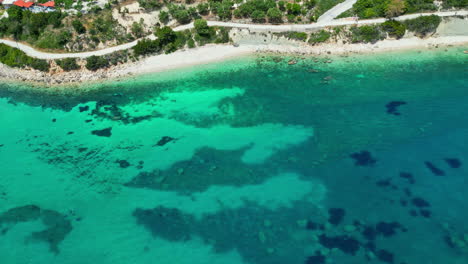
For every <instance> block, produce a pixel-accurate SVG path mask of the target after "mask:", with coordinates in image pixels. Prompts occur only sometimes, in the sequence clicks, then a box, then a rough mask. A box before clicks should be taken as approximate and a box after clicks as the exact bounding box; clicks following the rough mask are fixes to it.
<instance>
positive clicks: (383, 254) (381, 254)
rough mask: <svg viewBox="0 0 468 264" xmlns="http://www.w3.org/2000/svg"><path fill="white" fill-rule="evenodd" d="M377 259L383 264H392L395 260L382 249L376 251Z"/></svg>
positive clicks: (392, 255) (389, 253) (391, 254)
mask: <svg viewBox="0 0 468 264" xmlns="http://www.w3.org/2000/svg"><path fill="white" fill-rule="evenodd" d="M377 258H378V259H379V260H380V261H383V262H385V263H394V261H395V260H394V259H395V256H394V254H393V253H391V252H389V251H387V250H384V249H381V250H379V251H377Z"/></svg>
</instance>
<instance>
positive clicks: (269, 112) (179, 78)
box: [0, 48, 468, 264]
mask: <svg viewBox="0 0 468 264" xmlns="http://www.w3.org/2000/svg"><path fill="white" fill-rule="evenodd" d="M465 49H466V48H465ZM289 59H290V58H287V57H275V56H267V55H265V56H251V57H243V58H238V59H235V60H230V61H226V62H221V63H215V64H210V65H205V66H197V67H195V68H190V69H182V70H177V71H170V72H167V73H160V74H152V75H146V76H139V77H135V78H132V79H128V80H121V81H115V82H109V83H105V84H93V85H86V86H82V87H74V88H71V89H69V88H68V89H66V90H59V89H55V88H46V87H35V88H34V89H31V87H28V86H25V85H18V84H7V83H0V97H1V98H0V123H1V129H0V164H1V167H0V241H1V243H0V259H1V260H2V262H1V263H7V264H9V263H136V264H139V263H223V264H224V263H227V264H229V263H236V264H237V263H251V264H255V263H259V264H264V263H265V264H270V263H272V264H275V263H278V264H279V263H282V264H284V263H291V264H294V263H308V264H321V263H344V264H346V263H397V264H402V263H406V264H412V263H436V264H438V263H441V264H442V263H444V264H445V263H454V264H466V263H468V225H467V224H466V219H467V217H468V212H467V210H466V209H467V208H468V200H467V197H466V190H467V187H468V178H467V176H466V175H467V173H468V171H467V168H466V167H467V166H466V159H467V158H466V157H467V154H468V143H467V142H468V140H467V139H468V122H467V118H466V112H467V110H468V105H467V104H466V102H467V99H468V92H467V88H468V63H467V55H465V54H463V48H450V49H448V50H431V51H429V50H426V51H422V52H400V53H388V54H378V55H375V54H374V55H359V56H357V55H356V56H352V57H329V58H325V57H319V58H311V57H307V58H297V59H298V63H297V64H296V65H288V63H287V62H288V60H289Z"/></svg>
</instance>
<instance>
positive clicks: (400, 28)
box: [381, 20, 406, 39]
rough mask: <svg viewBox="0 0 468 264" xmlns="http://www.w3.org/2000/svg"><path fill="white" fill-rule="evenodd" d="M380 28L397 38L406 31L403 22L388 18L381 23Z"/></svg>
mask: <svg viewBox="0 0 468 264" xmlns="http://www.w3.org/2000/svg"><path fill="white" fill-rule="evenodd" d="M381 27H382V29H383V30H384V31H385V32H387V33H388V35H389V36H391V37H395V38H397V39H400V38H402V37H403V36H404V35H405V32H406V26H405V24H403V23H401V22H399V21H395V20H388V21H385V22H384V23H382V24H381Z"/></svg>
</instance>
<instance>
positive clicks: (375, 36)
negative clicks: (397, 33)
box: [351, 26, 384, 43]
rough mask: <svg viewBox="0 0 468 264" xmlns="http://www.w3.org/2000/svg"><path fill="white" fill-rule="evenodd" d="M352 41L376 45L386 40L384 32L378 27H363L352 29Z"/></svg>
mask: <svg viewBox="0 0 468 264" xmlns="http://www.w3.org/2000/svg"><path fill="white" fill-rule="evenodd" d="M351 33H352V37H351V41H352V42H353V43H357V42H364V43H368V42H370V43H375V42H377V41H378V40H381V39H383V38H384V36H383V34H382V32H381V31H380V30H379V27H377V26H361V27H353V28H351Z"/></svg>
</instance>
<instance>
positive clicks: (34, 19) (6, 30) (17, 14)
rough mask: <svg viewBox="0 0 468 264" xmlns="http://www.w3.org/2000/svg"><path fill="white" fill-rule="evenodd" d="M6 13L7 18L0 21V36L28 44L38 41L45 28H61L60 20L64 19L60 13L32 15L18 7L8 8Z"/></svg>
mask: <svg viewBox="0 0 468 264" xmlns="http://www.w3.org/2000/svg"><path fill="white" fill-rule="evenodd" d="M7 12H8V18H3V19H1V20H0V35H1V36H2V37H3V36H12V37H13V38H15V39H17V40H23V41H28V42H34V41H36V40H38V39H39V38H40V36H41V35H42V33H44V31H46V29H47V28H48V29H56V28H60V27H62V26H63V24H62V20H63V19H64V18H65V17H66V14H63V13H61V12H60V11H56V12H50V13H37V14H34V13H32V12H31V11H28V10H23V9H21V8H20V7H18V6H12V7H10V8H9V9H8V10H7Z"/></svg>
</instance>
